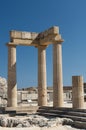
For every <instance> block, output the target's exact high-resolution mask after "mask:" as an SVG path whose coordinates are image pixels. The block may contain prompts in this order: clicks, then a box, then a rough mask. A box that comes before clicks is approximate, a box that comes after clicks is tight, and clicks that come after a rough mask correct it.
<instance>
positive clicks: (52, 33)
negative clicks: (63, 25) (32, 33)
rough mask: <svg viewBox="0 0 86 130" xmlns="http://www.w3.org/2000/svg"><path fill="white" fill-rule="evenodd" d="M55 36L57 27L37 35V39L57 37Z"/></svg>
mask: <svg viewBox="0 0 86 130" xmlns="http://www.w3.org/2000/svg"><path fill="white" fill-rule="evenodd" d="M57 34H59V27H57V26H54V27H51V28H49V29H47V30H45V31H43V32H41V33H39V35H38V37H37V38H39V39H42V38H44V37H47V36H49V35H57Z"/></svg>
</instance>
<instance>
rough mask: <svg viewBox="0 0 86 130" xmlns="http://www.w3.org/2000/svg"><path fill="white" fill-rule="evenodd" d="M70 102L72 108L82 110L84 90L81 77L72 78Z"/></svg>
mask: <svg viewBox="0 0 86 130" xmlns="http://www.w3.org/2000/svg"><path fill="white" fill-rule="evenodd" d="M72 102H73V108H79V109H83V108H84V89H83V77H82V76H72Z"/></svg>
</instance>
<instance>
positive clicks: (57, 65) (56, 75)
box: [53, 42, 63, 107]
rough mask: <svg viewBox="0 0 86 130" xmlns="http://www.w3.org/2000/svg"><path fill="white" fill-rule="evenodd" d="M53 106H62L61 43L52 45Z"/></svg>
mask: <svg viewBox="0 0 86 130" xmlns="http://www.w3.org/2000/svg"><path fill="white" fill-rule="evenodd" d="M53 106H54V107H63V76H62V45H61V43H60V42H57V43H55V44H54V45H53Z"/></svg>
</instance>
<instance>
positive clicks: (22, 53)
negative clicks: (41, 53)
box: [0, 0, 86, 88]
mask: <svg viewBox="0 0 86 130" xmlns="http://www.w3.org/2000/svg"><path fill="white" fill-rule="evenodd" d="M51 26H59V28H60V34H61V35H62V38H63V39H64V42H63V44H62V54H63V84H64V85H71V82H72V76H73V75H82V76H83V77H84V82H86V58H85V57H86V0H0V76H2V77H5V78H7V62H8V61H7V58H8V54H7V53H8V52H7V47H6V46H5V44H6V43H7V42H8V41H9V40H10V39H9V31H10V30H19V31H29V32H30V31H31V32H41V31H43V30H45V29H47V28H49V27H51ZM46 55H47V85H48V86H52V80H53V73H52V72H53V65H52V63H53V62H52V58H53V56H52V45H50V46H49V47H48V48H47V54H46ZM37 63H38V62H37V49H36V48H34V47H27V46H18V47H17V84H18V88H20V87H29V86H37V69H38V68H37V67H38V65H37Z"/></svg>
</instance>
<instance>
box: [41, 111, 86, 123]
mask: <svg viewBox="0 0 86 130" xmlns="http://www.w3.org/2000/svg"><path fill="white" fill-rule="evenodd" d="M38 115H42V116H45V117H50V118H52V117H53V118H54V117H60V118H70V119H72V120H73V121H80V122H86V118H85V117H78V116H72V115H62V114H55V113H38Z"/></svg>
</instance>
